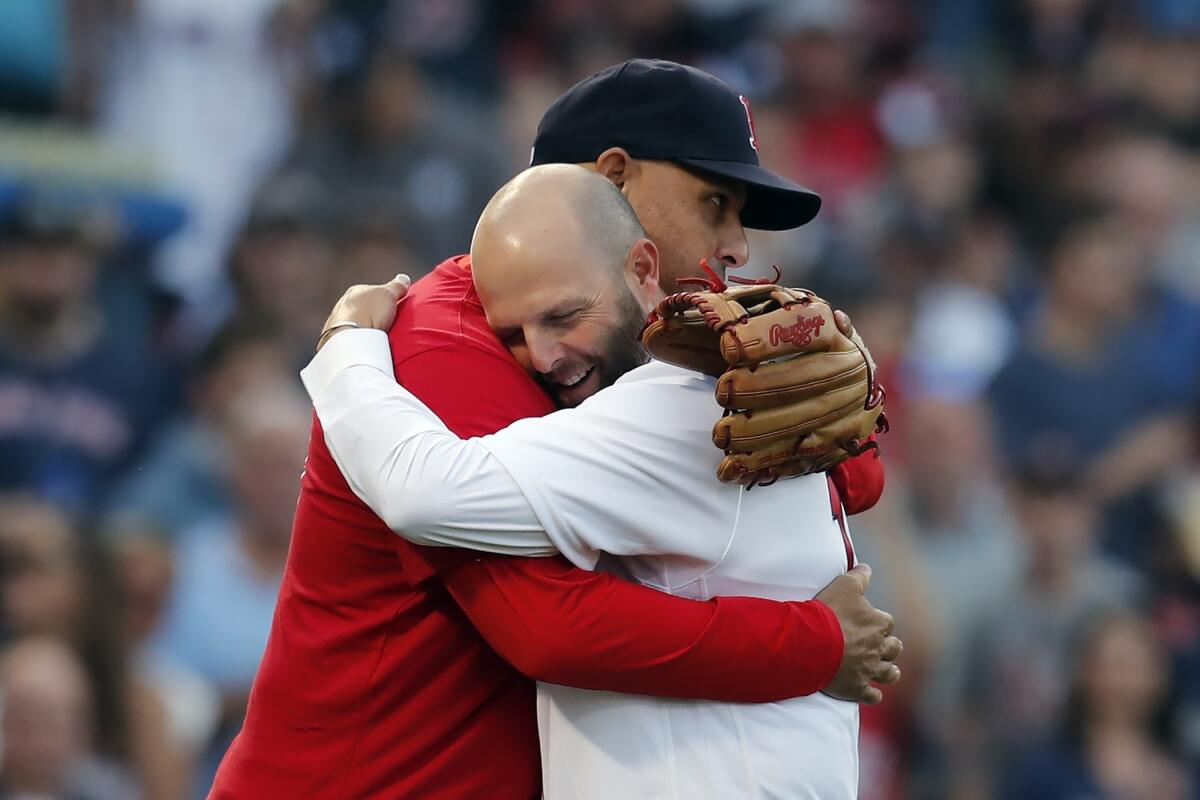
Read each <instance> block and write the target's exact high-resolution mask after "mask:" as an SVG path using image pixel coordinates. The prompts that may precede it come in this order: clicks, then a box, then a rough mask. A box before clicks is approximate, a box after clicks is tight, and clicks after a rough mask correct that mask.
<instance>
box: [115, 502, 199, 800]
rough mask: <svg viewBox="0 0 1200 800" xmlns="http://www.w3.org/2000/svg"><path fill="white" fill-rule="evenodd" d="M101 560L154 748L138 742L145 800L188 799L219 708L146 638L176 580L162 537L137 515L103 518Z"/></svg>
mask: <svg viewBox="0 0 1200 800" xmlns="http://www.w3.org/2000/svg"><path fill="white" fill-rule="evenodd" d="M104 534H105V541H106V548H105V552H106V557H107V558H108V559H109V560H110V561H111V563H112V566H113V583H114V588H115V590H116V595H117V600H118V602H119V607H120V614H121V620H120V621H121V623H122V629H121V630H120V631H117V632H116V636H117V638H119V640H120V643H121V648H122V650H123V653H122V655H123V658H124V660H125V663H126V664H127V665H128V669H129V671H130V678H131V680H132V681H134V682H135V685H136V687H137V696H138V698H139V703H140V707H139V709H138V713H139V715H140V716H141V717H143V718H146V717H151V718H152V719H151V722H152V725H148V724H143V725H141V726H140V728H141V733H142V734H143V735H147V734H149V735H153V736H156V737H157V741H156V742H147V741H143V742H141V745H142V746H141V747H140V748H138V751H137V752H139V753H140V754H141V755H142V756H153V757H152V758H145V757H143V758H141V759H139V762H138V763H139V772H140V774H141V776H142V783H143V787H144V790H145V795H146V797H147V798H152V797H163V798H178V797H182V796H184V795H185V794H186V788H187V787H188V785H189V783H190V781H191V779H192V773H193V771H194V769H195V764H196V762H197V761H198V760H199V759H200V757H201V755H202V754H203V752H204V750H205V748H206V747H208V745H209V743H210V742H211V740H212V737H213V734H214V733H215V731H216V726H217V723H218V716H219V714H220V711H221V708H220V703H221V698H220V695H219V694H218V692H217V690H216V689H215V688H213V686H212V685H210V684H209V683H208V682H207V681H205V680H204V679H203V678H201V677H200V676H199V675H197V674H196V673H194V672H192V671H190V670H188V669H186V668H185V667H181V666H179V665H178V664H171V663H168V662H166V661H165V660H164V659H162V658H160V657H158V656H157V654H156V653H155V652H154V650H153V648H152V647H151V644H150V643H151V640H152V637H153V634H154V632H155V630H157V628H158V626H159V624H160V622H161V620H162V616H163V613H164V611H165V610H166V605H167V601H168V598H169V597H170V595H171V589H172V586H173V584H174V578H175V564H174V558H173V554H172V551H171V548H170V546H169V544H168V541H167V538H166V536H165V535H164V534H163V533H162V531H160V530H159V529H156V528H155V527H154V526H153V525H151V524H148V523H147V522H146V521H145V520H143V519H141V518H138V517H136V516H123V517H117V518H114V519H111V520H109V522H108V523H107V524H106V526H105V530H104Z"/></svg>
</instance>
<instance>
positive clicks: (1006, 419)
mask: <svg viewBox="0 0 1200 800" xmlns="http://www.w3.org/2000/svg"><path fill="white" fill-rule="evenodd" d="M1148 270H1149V267H1148V265H1147V263H1146V262H1145V260H1144V259H1143V253H1142V252H1141V250H1140V249H1139V248H1138V247H1137V245H1136V243H1135V241H1134V240H1133V239H1132V238H1131V237H1130V236H1129V235H1127V234H1125V233H1124V230H1123V228H1122V227H1121V226H1120V224H1119V223H1118V222H1117V221H1116V220H1112V219H1105V220H1104V221H1103V224H1101V223H1097V222H1090V223H1084V224H1081V225H1077V226H1075V227H1073V228H1071V229H1069V230H1068V231H1067V232H1066V233H1065V234H1064V236H1063V238H1062V240H1061V242H1060V243H1059V245H1058V246H1057V247H1056V248H1055V250H1054V251H1053V253H1052V254H1051V257H1050V275H1049V285H1048V287H1047V291H1046V296H1045V298H1044V301H1043V302H1042V304H1041V305H1040V306H1039V307H1037V308H1036V310H1035V311H1034V312H1033V314H1032V316H1031V318H1030V319H1028V320H1027V321H1025V322H1024V323H1023V327H1024V331H1025V333H1024V338H1023V341H1022V342H1021V344H1020V345H1019V347H1018V350H1017V352H1016V354H1015V355H1014V356H1013V358H1012V360H1011V361H1010V362H1009V363H1008V364H1007V365H1006V366H1005V367H1004V369H1003V370H1002V371H1001V372H1000V374H999V376H998V377H997V379H996V381H995V383H994V385H993V386H992V390H991V396H992V400H993V402H994V405H995V411H996V418H997V422H998V425H999V431H1000V438H1001V442H1002V443H1003V445H1004V447H1005V450H1006V452H1007V454H1008V456H1009V457H1010V458H1012V459H1015V460H1018V461H1020V460H1028V459H1035V458H1042V459H1050V460H1052V461H1058V462H1062V461H1066V462H1069V463H1078V464H1079V465H1080V466H1081V468H1082V469H1083V470H1084V471H1085V475H1086V487H1087V488H1088V489H1089V490H1090V491H1093V492H1095V493H1096V494H1097V496H1098V497H1100V498H1101V499H1102V500H1104V501H1106V502H1112V501H1118V500H1126V499H1129V498H1130V497H1131V495H1133V493H1135V492H1136V491H1138V490H1139V489H1143V488H1145V487H1147V486H1148V485H1150V484H1151V483H1152V482H1154V481H1155V480H1159V479H1162V478H1163V477H1164V476H1166V475H1167V474H1169V473H1171V472H1172V471H1174V469H1175V467H1176V465H1177V464H1178V463H1179V462H1180V461H1181V460H1183V459H1185V458H1186V457H1187V455H1188V453H1189V452H1190V449H1191V447H1190V446H1191V442H1190V437H1189V434H1188V431H1189V427H1188V425H1187V423H1186V420H1185V418H1184V417H1183V416H1182V412H1183V411H1184V410H1185V409H1186V408H1188V407H1189V405H1190V404H1191V403H1194V402H1195V395H1194V392H1195V373H1194V371H1190V370H1187V369H1185V370H1183V371H1182V372H1181V371H1180V370H1179V365H1180V364H1181V363H1184V364H1186V363H1197V361H1196V360H1197V359H1200V356H1197V355H1196V354H1195V353H1194V352H1193V346H1192V345H1191V343H1190V342H1189V341H1188V338H1189V332H1190V331H1189V330H1188V328H1189V327H1190V326H1185V327H1184V329H1182V330H1181V329H1180V327H1179V326H1178V324H1177V320H1178V319H1179V317H1180V314H1179V313H1178V312H1177V311H1176V310H1175V308H1176V307H1175V306H1173V305H1172V303H1171V302H1167V303H1159V302H1156V301H1157V298H1158V296H1157V295H1156V293H1155V292H1154V289H1153V286H1152V284H1151V283H1150V282H1149V276H1148ZM1183 318H1184V319H1185V320H1187V319H1188V316H1187V315H1184V317H1183ZM1171 348H1179V349H1180V350H1182V352H1178V351H1177V352H1176V355H1175V357H1172V358H1165V359H1164V358H1162V357H1161V353H1162V352H1164V351H1166V350H1169V349H1171ZM1115 376H1119V378H1118V379H1114V377H1115ZM1081 401H1083V402H1081ZM1118 511H1122V512H1123V513H1119V514H1118V515H1117V516H1113V515H1112V514H1110V515H1109V521H1110V524H1109V537H1108V542H1107V544H1108V545H1109V546H1110V547H1112V548H1113V549H1114V551H1116V552H1119V553H1121V554H1122V555H1123V556H1124V557H1126V558H1128V559H1130V560H1131V561H1133V562H1134V563H1142V562H1143V555H1142V554H1144V552H1146V548H1144V547H1140V543H1139V541H1138V539H1139V537H1138V536H1137V534H1136V533H1135V531H1136V527H1137V518H1136V513H1137V511H1136V509H1132V508H1130V507H1129V506H1126V507H1125V508H1124V509H1118ZM1122 526H1124V527H1125V528H1126V530H1125V532H1124V534H1122V533H1121V531H1120V530H1119V528H1120V527H1122Z"/></svg>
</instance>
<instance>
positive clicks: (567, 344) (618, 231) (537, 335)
mask: <svg viewBox="0 0 1200 800" xmlns="http://www.w3.org/2000/svg"><path fill="white" fill-rule="evenodd" d="M471 271H472V273H473V275H474V279H475V288H476V289H477V290H478V292H479V299H480V300H482V301H483V308H484V310H485V311H486V312H487V318H488V322H489V323H490V324H491V326H492V329H493V330H494V331H495V332H496V333H497V334H498V335H499V336H500V338H501V340H503V341H504V342H505V344H507V345H508V348H509V349H510V350H511V351H512V353H513V355H515V356H516V357H517V360H518V361H519V362H520V363H521V364H522V365H523V366H525V367H526V369H528V370H530V371H531V372H535V373H538V374H540V375H541V377H542V380H543V381H544V382H545V384H547V386H548V388H550V390H551V391H552V392H554V393H555V394H556V396H557V397H558V399H559V401H560V402H561V403H562V404H564V405H574V404H576V403H579V402H582V400H583V399H584V398H586V397H587V396H589V395H590V394H592V393H593V392H595V391H598V390H599V389H600V388H601V387H603V386H607V385H608V384H609V383H611V382H612V381H614V380H616V378H618V377H620V376H621V375H622V374H624V373H625V372H627V371H629V370H630V369H633V368H634V367H636V366H637V365H638V364H640V363H641V362H642V361H643V360H644V359H645V353H644V351H642V349H641V344H640V342H639V341H638V337H637V333H638V331H639V330H640V329H641V325H642V322H643V321H644V319H645V314H646V312H647V311H648V310H649V309H650V308H651V307H653V305H654V304H655V303H656V302H657V301H658V299H659V298H661V297H662V289H660V288H659V285H658V282H659V270H658V248H657V247H655V246H654V243H653V242H651V241H650V240H649V239H647V238H646V235H645V232H644V231H643V230H642V226H641V223H639V222H638V219H637V216H636V215H635V214H634V211H633V208H631V207H630V205H629V203H628V202H627V201H626V200H625V198H624V196H623V195H622V194H621V192H620V190H618V189H617V187H616V186H614V185H613V184H612V183H611V182H610V181H609V180H607V179H606V178H604V177H602V176H600V175H598V174H597V173H595V172H591V171H589V170H587V169H584V168H583V167H580V166H575V165H571V164H547V165H544V166H538V167H533V168H532V169H528V170H526V171H525V172H522V173H521V174H520V175H518V176H517V177H515V178H513V179H512V180H511V181H509V183H508V184H506V185H505V186H504V188H502V189H501V190H500V191H499V192H497V193H496V196H495V197H493V198H492V201H491V202H490V203H488V206H487V208H486V209H485V210H484V212H483V215H482V216H481V217H480V219H479V225H478V226H477V227H476V229H475V239H474V240H473V241H472V242H471Z"/></svg>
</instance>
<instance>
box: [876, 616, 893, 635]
mask: <svg viewBox="0 0 1200 800" xmlns="http://www.w3.org/2000/svg"><path fill="white" fill-rule="evenodd" d="M879 613H880V614H881V615H882V617H883V635H884V636H891V635H892V631H893V630H895V629H896V618H895V617H893V616H892V615H891V614H889V613H888V612H886V611H880V612H879Z"/></svg>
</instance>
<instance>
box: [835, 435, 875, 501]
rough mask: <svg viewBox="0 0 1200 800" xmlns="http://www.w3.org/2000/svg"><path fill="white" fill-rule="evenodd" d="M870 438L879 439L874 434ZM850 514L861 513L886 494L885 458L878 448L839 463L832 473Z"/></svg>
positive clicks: (870, 440) (872, 439)
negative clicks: (880, 454)
mask: <svg viewBox="0 0 1200 800" xmlns="http://www.w3.org/2000/svg"><path fill="white" fill-rule="evenodd" d="M867 441H869V442H873V441H875V436H874V435H872V436H871V438H870V439H868V440H867ZM829 477H830V478H832V479H833V484H834V486H836V487H837V491H838V495H839V496H840V497H841V500H842V505H843V506H844V507H845V509H846V513H847V514H861V513H862V512H864V511H866V510H868V509H870V508H873V507H874V506H875V504H876V503H878V502H879V498H880V497H883V484H884V472H883V460H882V459H881V458H879V451H878V450H873V449H872V450H867V451H865V452H864V453H862V454H861V455H857V456H855V457H854V458H848V459H846V460H845V461H843V462H842V463H841V464H838V465H837V466H836V467H834V468H833V470H832V471H831V472H830V473H829Z"/></svg>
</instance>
